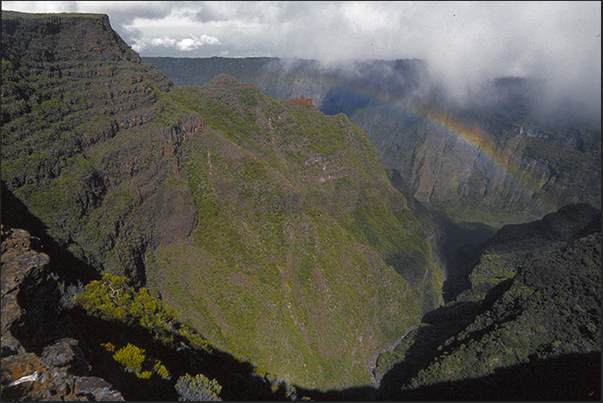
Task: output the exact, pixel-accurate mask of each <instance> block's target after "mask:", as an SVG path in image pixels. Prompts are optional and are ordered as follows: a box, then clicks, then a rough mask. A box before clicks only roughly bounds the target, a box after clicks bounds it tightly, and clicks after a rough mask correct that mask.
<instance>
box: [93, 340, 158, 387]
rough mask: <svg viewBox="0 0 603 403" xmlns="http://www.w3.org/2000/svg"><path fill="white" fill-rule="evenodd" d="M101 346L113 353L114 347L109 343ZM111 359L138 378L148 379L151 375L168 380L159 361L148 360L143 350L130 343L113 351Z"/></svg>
mask: <svg viewBox="0 0 603 403" xmlns="http://www.w3.org/2000/svg"><path fill="white" fill-rule="evenodd" d="M103 346H104V347H105V349H106V350H107V351H109V352H113V351H115V346H114V345H113V344H111V343H105V344H103ZM113 359H114V360H115V361H117V362H119V363H120V364H121V365H122V366H123V367H124V370H125V371H128V372H133V373H134V374H135V375H136V376H137V377H138V378H141V379H149V378H151V376H152V375H153V374H156V375H157V376H159V377H161V378H162V379H169V378H170V374H169V372H168V370H167V368H166V367H165V366H164V365H163V364H162V363H161V361H159V360H150V359H148V358H147V357H146V355H145V351H144V350H143V349H141V348H138V347H136V346H134V345H132V344H130V343H128V344H127V345H126V346H124V347H122V348H120V349H119V350H117V351H115V354H113Z"/></svg>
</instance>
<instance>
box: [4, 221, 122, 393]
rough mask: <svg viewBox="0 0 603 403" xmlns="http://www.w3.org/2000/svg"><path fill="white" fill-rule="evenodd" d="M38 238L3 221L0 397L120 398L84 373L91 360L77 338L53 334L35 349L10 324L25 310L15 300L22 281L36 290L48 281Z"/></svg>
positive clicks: (97, 379)
mask: <svg viewBox="0 0 603 403" xmlns="http://www.w3.org/2000/svg"><path fill="white" fill-rule="evenodd" d="M36 241H37V239H36V238H34V237H32V236H30V234H29V233H28V232H26V231H24V230H21V229H16V228H10V229H9V228H4V227H2V329H1V332H2V373H1V378H0V382H2V400H82V401H87V400H109V401H123V400H124V399H123V397H122V396H121V394H120V393H119V392H117V391H116V390H114V389H113V388H112V386H111V384H109V383H108V382H106V381H104V380H103V379H101V378H98V377H94V376H88V374H89V372H90V364H89V363H88V362H87V361H86V359H85V358H84V355H83V353H82V351H81V350H80V348H79V347H78V341H77V340H75V339H71V338H63V339H59V340H56V341H55V342H53V343H51V344H49V345H46V346H44V347H43V351H42V353H41V355H38V354H36V353H34V352H32V351H28V350H27V349H26V348H25V347H24V346H23V345H22V344H21V342H20V341H19V340H18V339H17V338H16V337H15V336H14V334H13V331H12V329H14V328H15V327H18V326H19V322H20V321H21V318H22V316H23V315H24V314H25V312H23V308H22V307H21V306H20V305H19V292H20V291H21V288H22V287H23V286H24V283H26V282H31V281H32V279H35V280H34V281H36V284H35V285H34V286H35V287H37V288H38V289H40V290H44V289H45V288H46V287H49V284H48V283H47V278H50V283H52V278H51V276H50V273H49V272H48V271H47V265H48V263H49V258H48V256H47V255H46V254H44V253H40V252H38V251H36V250H35V246H34V245H35V244H36ZM39 302H40V303H41V304H44V301H39ZM26 314H27V315H32V314H33V313H31V312H27V313H26ZM37 321H39V322H43V321H44V318H38V319H37Z"/></svg>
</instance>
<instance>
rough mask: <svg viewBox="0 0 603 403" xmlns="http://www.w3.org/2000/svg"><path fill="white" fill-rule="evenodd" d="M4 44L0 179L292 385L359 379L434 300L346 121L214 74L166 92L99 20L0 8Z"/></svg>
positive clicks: (391, 198)
mask: <svg viewBox="0 0 603 403" xmlns="http://www.w3.org/2000/svg"><path fill="white" fill-rule="evenodd" d="M5 31H6V34H4V32H5ZM13 44H15V46H13ZM2 52H3V67H6V68H5V69H3V72H4V74H5V78H6V80H4V81H3V85H2V91H3V100H4V99H6V100H8V101H10V102H9V105H12V107H10V108H7V109H6V110H5V109H4V108H3V117H2V119H3V125H2V171H3V177H2V180H3V182H4V183H5V184H6V187H7V189H8V190H9V191H11V193H14V195H15V196H16V197H17V198H18V199H19V200H21V201H22V202H23V203H24V205H25V206H26V208H27V209H28V210H29V212H31V213H32V214H33V215H34V216H36V217H38V218H39V219H40V220H41V222H42V224H43V225H44V226H46V228H47V229H48V232H49V234H50V235H51V236H52V238H53V239H54V240H55V241H56V242H57V243H58V244H59V245H60V246H62V247H64V248H65V249H67V250H68V251H69V252H70V253H72V254H73V255H75V257H77V258H78V259H80V260H81V261H82V262H84V263H86V264H88V265H89V266H91V267H93V268H95V269H96V270H97V271H99V272H101V271H105V270H108V271H111V272H113V273H115V274H120V275H125V276H127V277H129V278H130V279H131V280H132V281H133V283H134V285H136V286H137V287H142V286H146V287H148V288H149V289H150V290H151V291H152V292H153V293H154V295H155V296H157V297H160V298H162V299H163V300H165V301H166V302H167V303H169V304H170V305H171V306H172V307H173V308H175V309H176V310H177V311H179V312H180V313H181V314H182V318H183V320H185V321H186V322H187V323H188V324H189V325H192V326H193V327H195V328H196V329H197V330H198V331H199V332H200V333H201V334H203V335H204V336H205V337H207V338H208V339H209V340H210V342H211V343H212V344H213V345H215V346H216V347H218V348H220V349H223V350H225V351H227V352H230V353H233V354H236V355H238V356H239V358H240V360H241V361H245V360H249V359H251V361H252V362H254V363H257V364H259V365H261V366H263V367H264V368H265V369H266V370H268V371H269V372H270V373H272V374H276V375H278V376H280V377H283V378H285V379H287V380H288V381H290V382H292V383H298V384H300V385H305V386H308V387H320V388H328V387H343V386H351V385H359V384H368V383H370V382H371V372H370V369H369V367H370V365H371V363H372V362H374V359H375V355H376V354H377V352H378V351H379V349H380V348H382V347H383V346H384V345H385V344H387V343H389V342H391V341H392V340H395V339H397V338H399V337H400V335H401V334H404V332H406V330H407V329H408V328H409V327H410V326H412V325H413V324H416V323H417V322H418V320H419V318H420V316H421V315H422V313H423V312H424V311H425V310H428V309H431V308H433V307H434V306H437V304H438V303H439V301H440V290H439V289H440V286H441V283H442V277H441V276H442V273H441V269H440V267H439V266H438V265H437V264H436V263H434V260H433V258H432V256H431V250H430V247H429V244H428V241H427V237H428V235H427V234H425V233H424V232H423V230H422V228H421V226H420V225H419V223H418V222H417V220H416V219H415V217H414V216H413V214H412V213H411V212H410V210H409V209H408V208H407V205H406V200H405V198H404V197H403V196H402V195H401V194H400V193H399V192H397V191H396V190H395V189H393V188H392V186H391V185H390V183H389V181H388V179H387V177H386V174H385V171H384V169H383V166H382V165H381V161H380V159H379V156H378V153H377V150H376V149H375V148H374V147H373V146H372V145H371V144H370V142H369V141H368V138H367V137H366V133H365V132H364V131H362V130H361V129H360V128H359V127H358V126H356V125H354V124H353V123H352V122H350V121H349V120H348V119H347V118H346V117H345V116H343V115H339V116H334V117H328V116H325V115H324V114H322V113H321V112H320V111H319V110H318V109H317V108H315V107H314V106H311V105H291V106H288V107H286V106H284V105H283V104H281V103H279V102H277V101H274V100H272V99H270V98H268V97H266V96H265V95H264V94H262V93H261V92H260V91H259V90H258V89H257V88H255V87H253V86H250V85H244V84H240V83H238V82H237V81H236V80H234V79H232V78H231V77H228V76H220V77H217V78H216V79H214V80H213V81H212V82H211V83H209V84H208V85H206V86H204V87H178V88H176V87H173V86H171V83H170V81H169V80H168V79H167V78H166V77H165V76H164V75H162V74H161V73H160V72H159V71H158V70H157V69H156V68H155V67H154V66H152V65H150V64H148V63H146V62H144V61H140V59H139V58H138V56H137V55H136V54H135V53H133V52H132V51H131V50H130V49H129V48H128V47H127V46H125V45H124V43H123V42H122V41H121V40H120V39H119V38H118V37H117V35H116V34H115V33H114V32H113V31H112V30H111V29H110V27H109V26H108V21H107V19H106V17H105V16H98V15H23V14H19V13H3V46H2ZM40 55H42V56H40ZM3 102H4V101H3ZM15 221H17V220H15ZM66 270H67V271H70V272H71V274H72V275H74V273H75V277H76V278H77V272H78V270H79V269H78V267H73V266H70V267H69V268H67V269H66ZM97 347H98V346H97Z"/></svg>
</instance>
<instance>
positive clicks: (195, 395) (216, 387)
mask: <svg viewBox="0 0 603 403" xmlns="http://www.w3.org/2000/svg"><path fill="white" fill-rule="evenodd" d="M176 391H177V392H178V394H179V395H180V398H179V399H178V400H180V401H203V402H210V401H218V400H222V399H220V398H219V397H218V395H219V394H220V392H221V391H222V386H220V384H219V383H218V381H216V380H215V379H212V380H211V381H210V380H209V379H208V378H207V377H206V376H205V375H203V374H198V375H195V376H191V375H189V374H186V375H184V376H181V377H180V378H179V379H178V382H176Z"/></svg>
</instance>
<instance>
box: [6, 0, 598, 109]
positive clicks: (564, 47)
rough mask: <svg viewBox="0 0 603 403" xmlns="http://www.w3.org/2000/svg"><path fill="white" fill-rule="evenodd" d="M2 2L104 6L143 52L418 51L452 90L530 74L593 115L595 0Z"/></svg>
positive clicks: (312, 55)
mask: <svg viewBox="0 0 603 403" xmlns="http://www.w3.org/2000/svg"><path fill="white" fill-rule="evenodd" d="M2 9H3V10H15V11H24V12H86V13H103V14H107V15H108V16H109V19H110V22H111V25H112V27H113V28H114V29H115V30H116V31H117V32H118V33H119V35H120V36H121V37H122V38H123V39H124V40H125V41H126V42H127V43H128V44H129V45H130V46H132V48H133V49H134V50H135V51H137V52H138V53H139V54H140V55H141V56H143V57H145V56H171V57H211V56H223V57H253V56H269V57H280V58H292V57H297V58H303V59H314V60H319V61H322V62H324V63H325V64H327V63H336V62H337V61H339V60H345V59H388V60H392V59H404V58H419V59H422V60H425V61H426V62H427V65H428V67H429V69H430V72H431V73H432V75H433V76H434V77H438V78H439V79H440V80H442V81H443V82H445V83H446V85H447V86H448V87H449V91H450V93H451V94H455V95H457V96H458V97H467V96H470V94H472V93H473V91H474V90H476V89H477V88H480V86H482V85H483V83H484V82H486V81H488V80H491V79H492V78H496V77H501V76H502V77H504V76H519V77H535V78H538V79H540V80H543V81H545V82H547V83H548V87H547V88H548V93H547V96H548V97H550V98H555V97H561V96H564V97H566V98H567V99H569V100H570V101H571V102H576V103H579V104H580V105H581V106H580V107H582V108H587V109H589V110H590V109H592V111H597V113H598V114H599V116H600V111H601V2H600V1H586V2H579V1H569V2H561V1H552V2H527V1H519V2H506V1H492V2H488V1H472V2H453V1H452V2H446V1H434V2H430V1H418V2H415V1H400V2H396V1H385V2H379V1H366V2H365V1H309V2H305V1H299V2H298V1H272V2H263V1H258V2H253V1H241V2H238V1H219V2H205V1H39V2H36V1H3V2H2ZM582 104H583V105H582ZM599 119H600V118H599Z"/></svg>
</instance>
